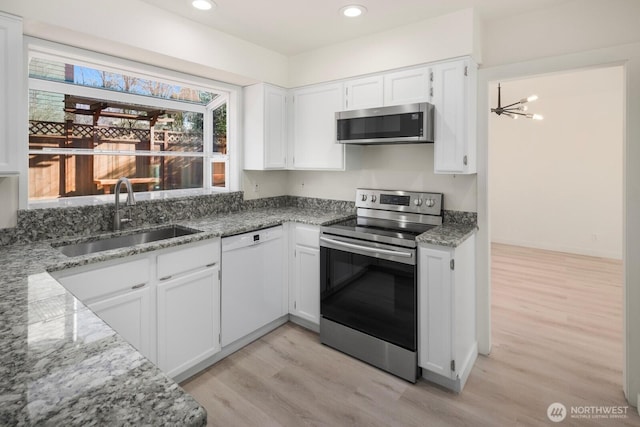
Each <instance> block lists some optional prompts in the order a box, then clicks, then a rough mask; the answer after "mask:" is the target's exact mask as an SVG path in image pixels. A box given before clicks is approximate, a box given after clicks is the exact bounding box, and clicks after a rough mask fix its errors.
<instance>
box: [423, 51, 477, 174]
mask: <svg viewBox="0 0 640 427" xmlns="http://www.w3.org/2000/svg"><path fill="white" fill-rule="evenodd" d="M470 70H472V69H471V68H470V64H469V62H468V61H465V60H459V61H453V62H447V63H442V64H437V65H435V66H434V67H433V104H434V106H435V141H434V171H435V172H436V173H475V150H472V148H473V147H475V137H474V135H475V120H473V119H474V118H475V97H474V96H471V95H472V93H475V81H473V82H472V81H471V80H472V77H473V76H475V73H470ZM472 144H473V145H472Z"/></svg>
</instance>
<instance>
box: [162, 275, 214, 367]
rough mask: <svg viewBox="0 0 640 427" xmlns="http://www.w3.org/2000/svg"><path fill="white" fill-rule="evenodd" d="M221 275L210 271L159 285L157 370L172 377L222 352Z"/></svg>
mask: <svg viewBox="0 0 640 427" xmlns="http://www.w3.org/2000/svg"><path fill="white" fill-rule="evenodd" d="M218 272H219V268H218V267H217V266H215V267H210V268H208V269H206V270H204V271H199V272H196V273H191V274H187V275H184V276H181V277H179V278H176V279H173V280H167V281H164V282H161V283H160V284H159V285H158V289H157V300H158V306H157V315H158V366H159V367H160V369H162V370H163V371H164V372H165V373H166V374H167V375H169V376H171V377H175V376H176V375H178V374H180V373H182V372H184V371H185V370H187V369H188V368H190V367H192V366H194V365H196V364H197V363H199V362H201V361H203V360H205V359H207V358H208V357H210V356H212V355H214V354H215V353H217V352H218V351H219V350H220V342H219V334H220V281H219V279H218V277H219V276H218V274H219V273H218Z"/></svg>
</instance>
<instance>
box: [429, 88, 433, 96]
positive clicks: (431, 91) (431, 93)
mask: <svg viewBox="0 0 640 427" xmlns="http://www.w3.org/2000/svg"><path fill="white" fill-rule="evenodd" d="M429 96H430V97H433V88H432V87H431V88H429Z"/></svg>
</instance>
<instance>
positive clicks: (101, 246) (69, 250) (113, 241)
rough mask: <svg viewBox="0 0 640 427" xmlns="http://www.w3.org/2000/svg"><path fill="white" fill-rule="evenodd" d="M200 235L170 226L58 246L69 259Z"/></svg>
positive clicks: (195, 231)
mask: <svg viewBox="0 0 640 427" xmlns="http://www.w3.org/2000/svg"><path fill="white" fill-rule="evenodd" d="M195 233H200V231H198V230H191V229H189V228H185V227H181V226H179V225H172V226H169V227H163V228H156V229H153V230H148V231H141V232H138V233H133V234H127V235H124V236H117V237H109V238H106V239H100V240H93V241H91V242H82V243H74V244H70V245H65V246H60V247H59V248H58V249H59V250H60V252H62V253H63V254H65V255H66V256H69V257H74V256H81V255H87V254H92V253H95V252H102V251H108V250H110V249H118V248H126V247H127V246H134V245H139V244H141V243H149V242H157V241H158V240H166V239H171V238H174V237H180V236H188V235H190V234H195Z"/></svg>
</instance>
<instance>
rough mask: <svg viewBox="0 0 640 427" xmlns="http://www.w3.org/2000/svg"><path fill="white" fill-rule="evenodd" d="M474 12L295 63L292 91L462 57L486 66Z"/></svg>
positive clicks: (371, 38) (331, 49)
mask: <svg viewBox="0 0 640 427" xmlns="http://www.w3.org/2000/svg"><path fill="white" fill-rule="evenodd" d="M479 33H480V23H479V21H478V19H477V16H476V15H475V13H474V11H473V10H472V9H466V10H462V11H459V12H455V13H451V14H448V15H443V16H440V17H437V18H433V19H427V20H423V21H420V22H417V23H414V24H410V25H405V26H403V27H399V28H396V29H393V30H389V31H384V32H381V33H376V34H373V35H370V36H366V37H361V38H358V39H356V40H350V41H347V42H343V43H336V44H333V45H330V46H326V47H323V48H320V49H316V50H312V51H309V52H304V53H301V54H299V55H295V56H292V57H291V58H290V65H289V75H290V77H289V86H290V87H298V86H304V85H308V84H313V83H320V82H327V81H330V80H338V79H342V78H347V77H353V76H358V75H362V74H369V73H375V72H379V71H385V70H390V69H394V68H400V67H405V66H410V65H416V64H421V63H426V62H433V61H438V60H442V59H447V58H453V57H457V56H465V55H472V56H474V58H475V60H476V62H481V58H480V45H479V44H478V43H476V42H474V36H477V35H478V34H479Z"/></svg>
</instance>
